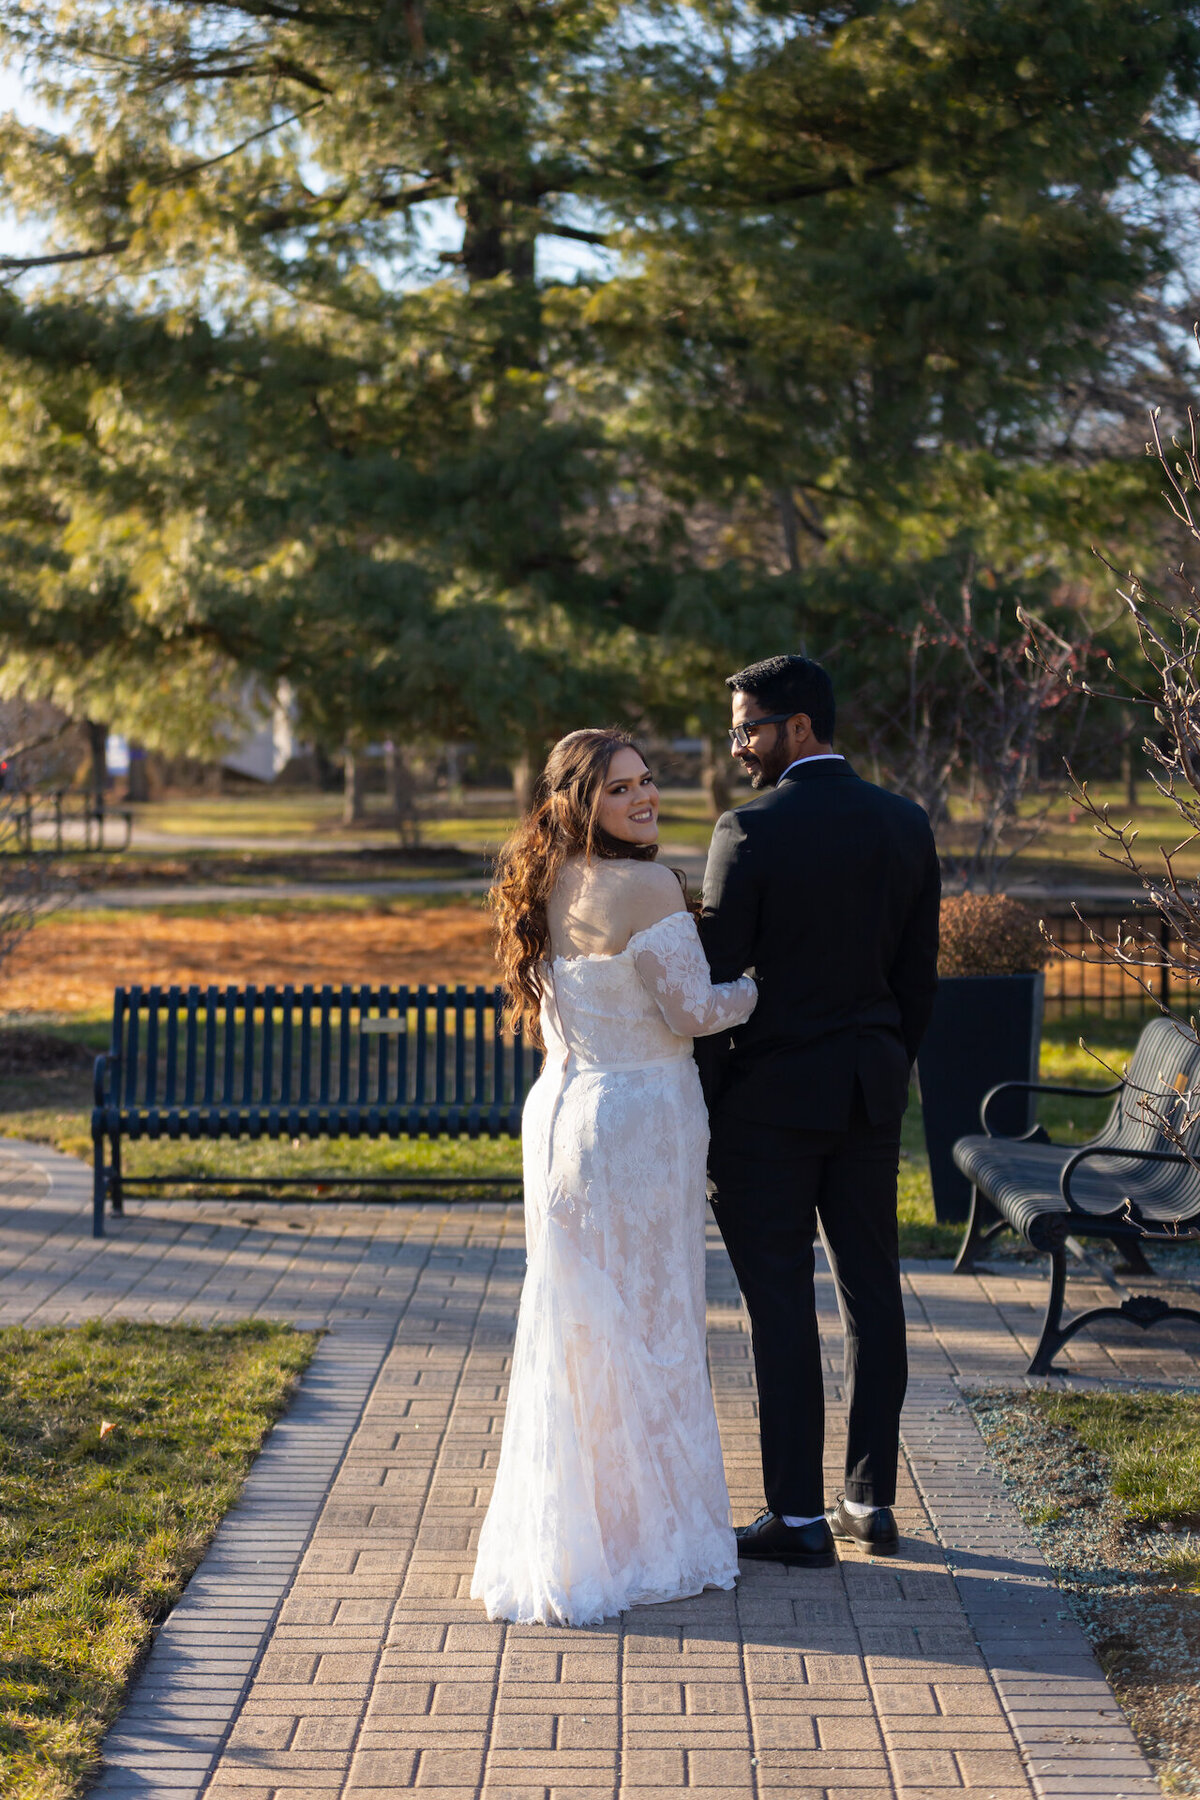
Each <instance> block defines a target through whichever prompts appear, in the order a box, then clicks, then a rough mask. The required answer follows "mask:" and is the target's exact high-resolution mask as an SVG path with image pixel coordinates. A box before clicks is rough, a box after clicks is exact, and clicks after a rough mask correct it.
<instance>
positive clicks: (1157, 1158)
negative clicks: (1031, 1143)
mask: <svg viewBox="0 0 1200 1800" xmlns="http://www.w3.org/2000/svg"><path fill="white" fill-rule="evenodd" d="M1096 1156H1108V1157H1113V1156H1120V1157H1123V1158H1124V1159H1125V1160H1126V1161H1127V1162H1153V1163H1182V1164H1183V1166H1184V1168H1186V1169H1194V1168H1195V1167H1196V1165H1195V1163H1194V1162H1193V1161H1192V1159H1191V1157H1190V1156H1184V1155H1183V1154H1182V1152H1181V1151H1179V1150H1122V1149H1120V1148H1119V1146H1116V1145H1113V1144H1085V1145H1084V1147H1083V1149H1082V1150H1077V1151H1076V1152H1075V1154H1074V1156H1072V1157H1071V1158H1070V1159H1069V1160H1068V1161H1067V1162H1065V1163H1064V1164H1063V1171H1062V1174H1061V1175H1060V1176H1059V1178H1058V1186H1059V1192H1060V1193H1061V1194H1062V1197H1063V1199H1064V1200H1065V1201H1066V1203H1067V1205H1068V1206H1069V1207H1071V1208H1072V1209H1073V1210H1076V1209H1075V1201H1074V1197H1073V1196H1072V1193H1071V1177H1072V1175H1073V1174H1074V1173H1075V1171H1076V1169H1077V1168H1078V1167H1079V1165H1080V1163H1083V1162H1088V1161H1089V1160H1090V1159H1091V1158H1092V1157H1096ZM1126 1204H1127V1205H1128V1206H1130V1207H1131V1208H1132V1211H1131V1213H1130V1219H1131V1222H1132V1223H1133V1224H1135V1225H1136V1224H1138V1223H1139V1220H1138V1219H1137V1216H1136V1214H1137V1208H1136V1206H1135V1205H1134V1203H1133V1202H1132V1201H1128V1202H1127V1203H1126ZM1079 1210H1082V1209H1079Z"/></svg>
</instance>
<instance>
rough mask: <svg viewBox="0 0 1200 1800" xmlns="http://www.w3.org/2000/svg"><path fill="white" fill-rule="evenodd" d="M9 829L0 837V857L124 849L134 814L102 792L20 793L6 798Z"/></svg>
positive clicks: (131, 833) (59, 854)
mask: <svg viewBox="0 0 1200 1800" xmlns="http://www.w3.org/2000/svg"><path fill="white" fill-rule="evenodd" d="M7 804H8V828H7V830H6V831H5V832H4V833H3V834H2V835H0V855H18V856H28V855H30V854H31V853H32V852H33V851H34V850H45V851H50V850H53V852H54V854H55V855H57V856H61V855H62V853H63V851H64V850H91V851H104V850H116V851H121V850H128V848H129V842H130V839H131V837H132V835H133V811H132V809H131V808H130V807H128V806H113V805H112V804H111V803H110V802H109V801H108V800H106V799H105V797H104V795H103V794H93V793H90V792H72V791H71V790H70V789H69V788H61V789H55V790H54V791H53V792H51V793H35V792H32V791H28V790H24V791H21V792H19V793H13V794H10V795H9V796H7Z"/></svg>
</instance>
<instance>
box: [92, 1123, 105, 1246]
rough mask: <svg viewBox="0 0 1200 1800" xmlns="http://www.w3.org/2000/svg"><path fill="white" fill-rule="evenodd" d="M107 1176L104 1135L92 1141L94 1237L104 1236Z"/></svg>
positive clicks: (101, 1133)
mask: <svg viewBox="0 0 1200 1800" xmlns="http://www.w3.org/2000/svg"><path fill="white" fill-rule="evenodd" d="M106 1187H107V1176H106V1171H105V1168H104V1134H103V1132H99V1131H98V1132H97V1133H96V1135H95V1137H94V1138H93V1139H92V1236H93V1237H94V1238H102V1237H103V1236H104V1198H105V1189H106Z"/></svg>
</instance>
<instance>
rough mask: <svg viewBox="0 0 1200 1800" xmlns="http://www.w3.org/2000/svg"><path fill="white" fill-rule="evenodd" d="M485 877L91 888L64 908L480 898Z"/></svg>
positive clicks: (485, 887)
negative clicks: (410, 897)
mask: <svg viewBox="0 0 1200 1800" xmlns="http://www.w3.org/2000/svg"><path fill="white" fill-rule="evenodd" d="M490 886H491V881H490V879H489V877H487V876H486V875H463V876H457V877H456V876H444V875H429V876H422V877H420V878H419V879H417V880H413V881H403V880H396V881H385V880H381V881H256V882H236V881H187V882H162V883H155V885H154V886H153V887H102V888H92V889H91V890H90V891H89V892H87V893H83V894H74V895H72V897H71V899H70V900H69V901H68V903H67V904H68V905H69V906H71V907H73V908H75V909H76V910H77V911H80V912H94V911H97V910H100V909H103V910H104V911H106V912H107V911H109V910H112V909H121V910H123V909H124V908H126V907H130V908H133V909H137V908H138V907H147V908H154V907H158V906H228V905H230V904H231V903H233V902H240V903H243V904H244V903H245V902H246V901H248V900H273V901H276V902H278V901H280V900H348V899H374V900H400V899H403V898H404V896H405V895H408V894H413V895H422V894H486V892H487V890H488V888H489V887H490Z"/></svg>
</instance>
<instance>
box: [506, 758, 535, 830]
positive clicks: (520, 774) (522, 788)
mask: <svg viewBox="0 0 1200 1800" xmlns="http://www.w3.org/2000/svg"><path fill="white" fill-rule="evenodd" d="M537 777H538V765H537V759H536V757H535V756H534V755H533V754H532V753H531V752H530V751H529V750H523V751H522V752H521V754H520V756H518V757H516V758H514V760H513V763H512V784H513V799H514V800H515V801H516V803H517V811H518V812H519V813H520V814H521V815H522V816H524V814H525V813H527V812H532V811H533V784H534V782H535V781H536V780H537Z"/></svg>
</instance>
